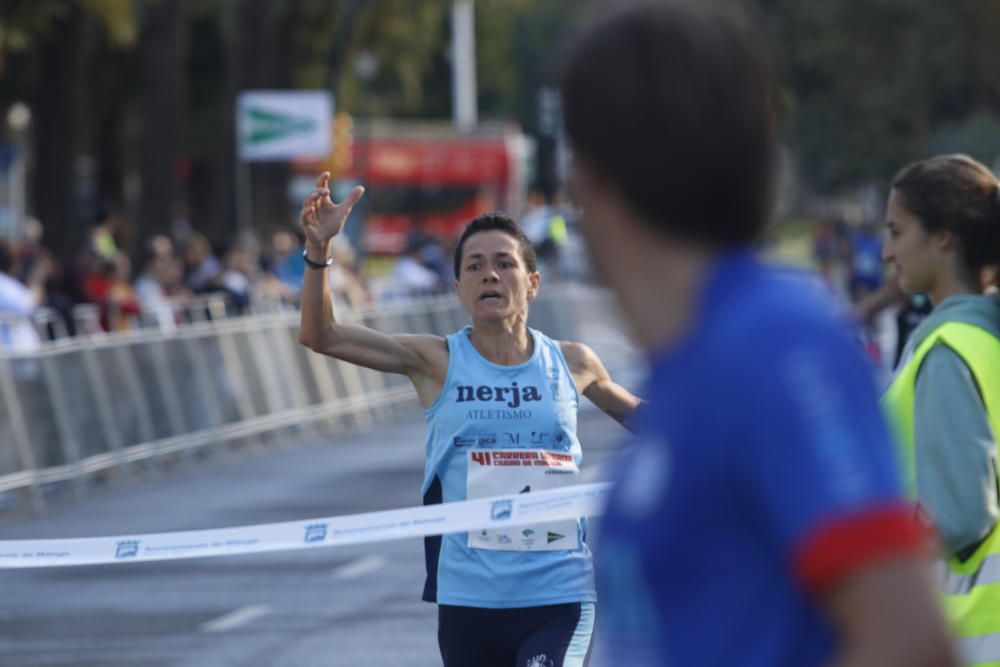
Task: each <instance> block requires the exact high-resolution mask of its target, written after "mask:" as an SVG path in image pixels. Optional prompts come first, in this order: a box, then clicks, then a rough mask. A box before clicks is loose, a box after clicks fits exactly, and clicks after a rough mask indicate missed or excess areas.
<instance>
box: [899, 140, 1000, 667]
mask: <svg viewBox="0 0 1000 667" xmlns="http://www.w3.org/2000/svg"><path fill="white" fill-rule="evenodd" d="M886 218H887V222H886V225H887V228H888V230H887V238H886V242H885V246H884V248H883V257H884V258H885V259H886V260H887V261H889V262H891V263H893V264H894V265H895V266H896V270H897V272H898V274H899V279H900V284H901V285H902V287H903V289H904V290H905V291H906V292H908V293H911V294H912V293H926V294H927V295H928V296H929V297H930V299H931V301H932V303H933V304H934V310H933V311H932V312H931V314H930V315H929V316H928V317H927V319H926V320H924V321H923V323H922V324H921V325H920V326H919V327H918V328H917V329H916V330H915V331H914V332H913V335H912V336H911V338H910V340H909V341H908V342H907V346H906V349H905V350H904V352H903V356H902V358H901V360H900V364H899V367H898V369H897V371H896V375H895V377H894V379H893V382H892V384H891V385H890V387H889V389H888V391H887V392H886V394H885V397H884V399H883V400H884V403H885V407H886V409H887V411H888V414H889V416H890V419H891V421H892V422H893V426H894V428H895V431H896V435H897V438H898V442H899V445H900V454H901V462H902V466H903V476H904V480H905V482H906V484H907V488H908V492H909V493H910V495H911V497H912V498H913V499H915V500H916V501H917V502H918V503H919V505H920V507H921V508H922V510H923V511H924V512H925V513H926V515H927V516H928V517H929V519H930V520H931V521H932V522H933V524H934V527H935V528H936V530H937V532H938V534H939V536H940V540H941V543H942V547H943V549H944V551H945V552H946V554H947V559H946V561H945V562H942V563H941V564H940V565H939V570H938V577H939V584H940V586H941V588H942V593H943V596H942V597H943V600H944V604H945V608H946V612H947V613H948V615H949V616H950V618H951V620H952V622H953V627H954V630H955V633H956V635H957V638H958V642H959V650H960V652H961V655H962V661H963V664H965V665H977V666H983V667H985V666H987V665H993V666H1000V530H997V529H996V526H997V521H998V517H1000V502H998V495H1000V491H998V488H1000V478H998V468H997V438H998V435H1000V301H998V300H997V299H996V298H995V297H994V296H989V295H984V294H983V288H984V284H983V281H984V280H990V279H991V278H988V277H987V276H992V272H993V270H994V268H995V266H996V264H997V262H998V261H1000V184H998V182H997V178H996V176H994V175H993V173H992V172H991V171H990V170H989V169H988V168H987V167H985V166H983V165H982V164H980V163H979V162H976V161H975V160H972V159H971V158H968V157H966V156H963V155H947V156H939V157H934V158H931V159H928V160H923V161H921V162H917V163H915V164H911V165H910V166H908V167H906V168H905V169H903V170H902V171H901V172H900V173H899V174H898V175H897V176H896V178H895V179H894V181H893V184H892V191H891V194H890V196H889V203H888V208H887V212H886Z"/></svg>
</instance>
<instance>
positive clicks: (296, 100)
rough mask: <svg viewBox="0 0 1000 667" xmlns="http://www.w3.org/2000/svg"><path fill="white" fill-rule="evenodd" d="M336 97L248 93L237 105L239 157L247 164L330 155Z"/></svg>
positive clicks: (313, 92)
mask: <svg viewBox="0 0 1000 667" xmlns="http://www.w3.org/2000/svg"><path fill="white" fill-rule="evenodd" d="M332 119H333V96H332V95H331V94H330V93H328V92H326V91H322V90H308V91H299V90H297V91H286V90H248V91H245V92H242V93H240V96H239V98H238V99H237V102H236V132H237V135H238V141H239V157H240V159H241V160H247V161H251V162H253V161H267V160H288V159H291V158H300V157H314V158H323V157H326V156H327V155H329V154H330V141H331V131H330V125H331V122H332Z"/></svg>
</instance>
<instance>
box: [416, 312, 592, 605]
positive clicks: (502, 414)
mask: <svg viewBox="0 0 1000 667" xmlns="http://www.w3.org/2000/svg"><path fill="white" fill-rule="evenodd" d="M471 331H472V329H471V327H466V328H465V329H463V330H461V331H459V332H457V333H454V334H451V335H450V336H448V337H447V341H448V354H449V359H448V374H447V377H446V379H445V383H444V387H443V388H442V390H441V394H440V395H439V396H438V398H437V400H435V402H434V404H433V405H431V406H430V407H429V408H427V409H425V410H424V411H423V412H424V418H425V419H426V420H427V425H428V433H427V463H426V467H425V470H424V484H423V489H422V493H423V497H424V504H425V505H427V504H434V503H440V502H455V501H459V500H466V499H467V498H477V497H485V496H494V495H503V494H509V493H530V492H531V491H532V490H542V489H545V488H553V487H556V486H564V485H568V484H576V483H579V475H577V474H575V473H576V471H578V469H579V465H580V459H581V456H582V451H581V449H580V441H579V440H578V439H577V436H576V414H577V408H578V407H579V403H580V397H579V394H578V392H577V388H576V383H575V382H574V381H573V377H572V375H571V374H570V372H569V367H568V366H567V365H566V359H565V358H564V357H563V354H562V350H561V349H560V348H559V343H558V342H556V341H554V340H552V339H550V338H549V337H547V336H545V335H544V334H542V333H540V332H538V331H535V330H534V329H529V330H528V331H529V333H530V334H531V336H532V339H533V340H534V350H533V352H532V355H531V358H530V359H529V360H528V361H527V362H525V363H523V364H519V365H517V366H500V365H497V364H494V363H491V362H489V361H487V360H486V359H485V358H484V357H483V356H482V355H480V354H479V352H478V351H477V350H476V349H475V347H473V345H472V343H471V342H470V340H469V334H470V332H471ZM586 529H587V524H586V519H578V520H572V519H570V520H568V521H563V522H554V523H549V524H541V525H537V526H518V527H515V528H511V529H507V530H506V531H504V530H497V531H486V530H484V531H477V532H475V533H454V534H450V535H444V536H440V537H433V538H427V539H426V540H425V544H424V546H425V550H426V559H427V583H426V586H425V588H424V599H425V600H427V601H430V602H438V603H439V604H449V605H461V606H469V607H488V608H510V607H534V606H540V605H549V604H562V603H567V602H593V601H595V600H596V594H595V592H594V573H593V562H592V558H591V553H590V549H589V548H588V547H587V545H586V543H585V542H584V537H585V534H586Z"/></svg>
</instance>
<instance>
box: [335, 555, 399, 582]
mask: <svg viewBox="0 0 1000 667" xmlns="http://www.w3.org/2000/svg"><path fill="white" fill-rule="evenodd" d="M385 564H386V560H385V557H384V556H365V557H364V558H359V559H357V560H353V561H351V562H350V563H347V564H345V565H341V566H340V567H338V568H335V569H334V570H333V578H334V579H357V578H358V577H362V576H364V575H366V574H368V573H370V572H374V571H375V570H380V569H382V568H383V567H385Z"/></svg>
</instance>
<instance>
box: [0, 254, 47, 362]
mask: <svg viewBox="0 0 1000 667" xmlns="http://www.w3.org/2000/svg"><path fill="white" fill-rule="evenodd" d="M50 268H51V267H50V265H49V262H48V260H41V261H39V262H38V263H37V264H36V265H35V267H34V269H33V270H32V272H31V275H30V277H29V278H28V285H25V284H24V283H22V282H21V281H20V280H18V279H17V278H15V277H14V276H13V269H14V253H13V252H12V250H11V247H10V244H8V243H7V242H6V241H5V240H3V239H0V348H3V349H7V350H13V351H15V352H27V351H32V350H36V349H38V347H39V346H40V345H41V339H40V338H39V336H38V332H37V331H36V330H35V327H34V324H33V323H32V321H31V316H32V314H34V312H35V310H36V309H37V308H38V306H39V305H41V303H42V302H43V300H44V296H45V279H46V277H47V276H48V273H49V270H50Z"/></svg>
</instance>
